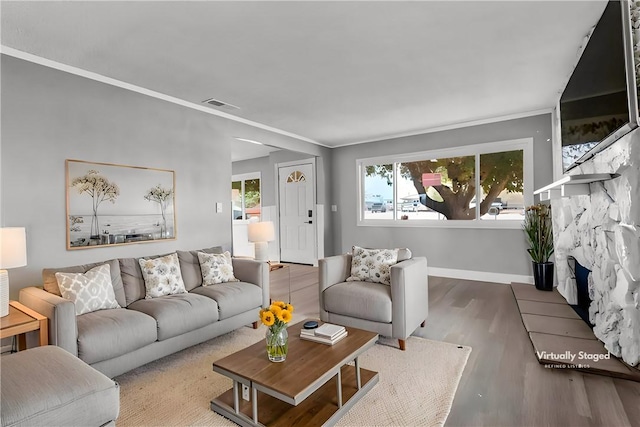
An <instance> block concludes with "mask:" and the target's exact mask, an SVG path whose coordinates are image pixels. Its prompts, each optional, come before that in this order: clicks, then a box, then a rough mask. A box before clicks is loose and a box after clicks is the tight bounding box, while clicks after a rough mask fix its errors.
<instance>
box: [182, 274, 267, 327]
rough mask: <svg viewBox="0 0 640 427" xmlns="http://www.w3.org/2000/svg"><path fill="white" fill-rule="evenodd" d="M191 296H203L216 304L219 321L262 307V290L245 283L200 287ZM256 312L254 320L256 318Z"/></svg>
mask: <svg viewBox="0 0 640 427" xmlns="http://www.w3.org/2000/svg"><path fill="white" fill-rule="evenodd" d="M191 293H192V294H199V295H205V296H207V297H209V298H212V299H214V300H215V301H216V302H217V303H218V310H219V313H220V320H223V319H228V318H229V317H233V316H235V315H236V314H240V313H244V312H245V311H247V310H252V309H254V308H258V307H261V306H262V288H260V287H258V286H256V285H253V284H251V283H247V282H229V283H220V284H217V285H215V286H200V287H198V288H195V289H194V290H192V291H191ZM257 316H258V313H257V312H256V319H257V318H258V317H257Z"/></svg>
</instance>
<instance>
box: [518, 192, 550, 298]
mask: <svg viewBox="0 0 640 427" xmlns="http://www.w3.org/2000/svg"><path fill="white" fill-rule="evenodd" d="M523 229H524V233H525V237H526V239H527V243H528V245H529V248H528V249H527V252H529V256H531V261H532V262H533V270H534V271H533V273H534V274H533V276H534V282H535V285H536V288H538V289H541V290H549V291H550V290H553V263H551V262H549V257H551V254H553V227H552V222H551V207H550V206H548V205H545V204H542V203H539V204H537V205H533V206H529V207H527V208H526V210H525V216H524V223H523Z"/></svg>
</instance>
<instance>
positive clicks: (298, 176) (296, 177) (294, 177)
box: [287, 171, 307, 184]
mask: <svg viewBox="0 0 640 427" xmlns="http://www.w3.org/2000/svg"><path fill="white" fill-rule="evenodd" d="M306 180H307V178H306V177H305V176H304V174H303V173H302V172H300V171H293V172H291V173H290V174H289V176H288V177H287V184H288V183H291V182H303V181H306Z"/></svg>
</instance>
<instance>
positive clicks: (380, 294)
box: [323, 282, 391, 323]
mask: <svg viewBox="0 0 640 427" xmlns="http://www.w3.org/2000/svg"><path fill="white" fill-rule="evenodd" d="M323 299H324V310H325V311H328V312H330V313H336V314H342V315H345V316H350V317H357V318H359V319H365V320H371V321H373V322H382V323H391V287H390V286H387V285H384V284H382V283H371V282H342V283H338V284H335V285H332V286H329V287H328V288H327V289H325V290H324V292H323Z"/></svg>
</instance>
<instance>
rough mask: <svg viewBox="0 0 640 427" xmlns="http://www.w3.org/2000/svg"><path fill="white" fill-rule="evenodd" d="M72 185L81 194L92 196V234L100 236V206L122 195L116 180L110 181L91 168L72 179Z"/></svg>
mask: <svg viewBox="0 0 640 427" xmlns="http://www.w3.org/2000/svg"><path fill="white" fill-rule="evenodd" d="M71 187H73V188H74V189H76V190H77V191H78V193H79V194H88V195H89V196H91V209H92V210H93V215H92V216H91V236H92V237H93V236H99V235H100V225H99V223H98V207H99V206H100V204H101V203H102V202H104V201H109V202H111V203H115V201H116V199H117V198H118V196H119V195H120V188H118V185H117V184H116V183H115V182H111V181H109V180H108V179H107V178H106V177H104V176H102V175H100V172H98V171H97V170H93V169H90V170H89V171H88V172H87V173H86V175H83V176H80V177H77V178H74V179H73V181H71Z"/></svg>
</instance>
